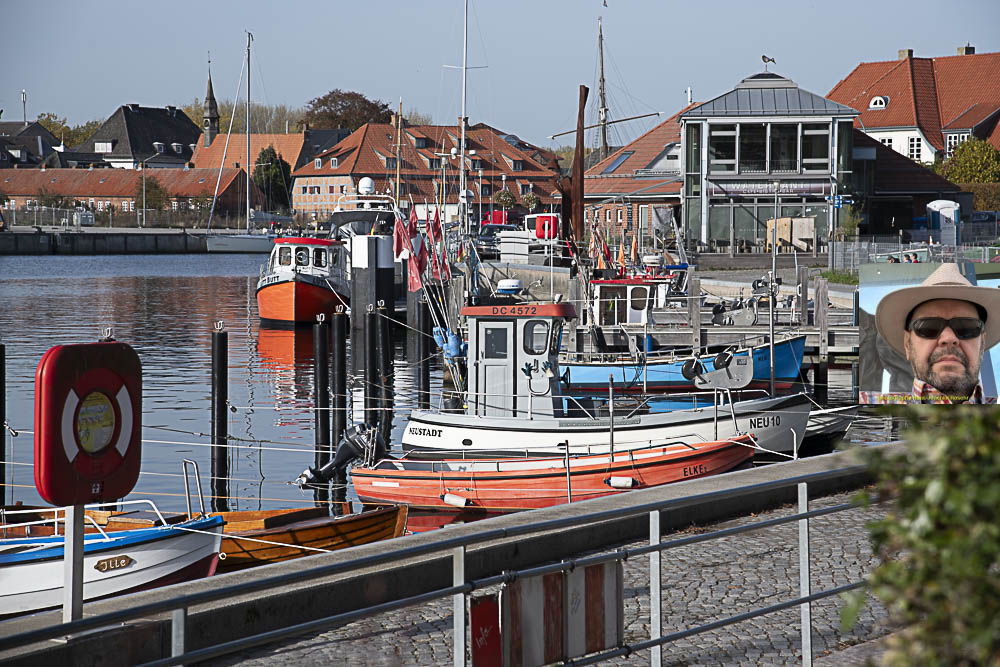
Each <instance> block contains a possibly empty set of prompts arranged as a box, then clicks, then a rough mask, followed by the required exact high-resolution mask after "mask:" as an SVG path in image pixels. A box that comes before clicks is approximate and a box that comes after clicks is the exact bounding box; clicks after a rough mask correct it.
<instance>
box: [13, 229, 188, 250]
mask: <svg viewBox="0 0 1000 667" xmlns="http://www.w3.org/2000/svg"><path fill="white" fill-rule="evenodd" d="M205 239H206V237H205V235H204V234H189V233H186V232H184V231H183V230H163V231H147V230H141V231H139V230H137V231H133V232H128V231H113V232H103V231H102V232H90V231H88V232H65V231H44V230H43V231H38V232H34V233H31V232H28V233H24V232H17V233H3V234H0V255H128V254H156V253H163V254H176V253H203V252H207V251H208V249H207V246H206V241H205Z"/></svg>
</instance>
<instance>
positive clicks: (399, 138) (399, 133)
mask: <svg viewBox="0 0 1000 667" xmlns="http://www.w3.org/2000/svg"><path fill="white" fill-rule="evenodd" d="M394 129H395V130H396V206H399V193H400V188H399V149H400V147H401V146H402V143H403V98H402V97H400V98H399V112H398V113H397V114H396V127H395V128H394Z"/></svg>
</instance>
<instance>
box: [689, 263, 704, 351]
mask: <svg viewBox="0 0 1000 667" xmlns="http://www.w3.org/2000/svg"><path fill="white" fill-rule="evenodd" d="M687 306H688V323H689V324H690V325H691V349H692V351H694V352H695V353H696V354H697V352H698V350H699V348H701V280H700V279H699V278H695V277H692V278H691V279H690V280H689V281H688V304H687Z"/></svg>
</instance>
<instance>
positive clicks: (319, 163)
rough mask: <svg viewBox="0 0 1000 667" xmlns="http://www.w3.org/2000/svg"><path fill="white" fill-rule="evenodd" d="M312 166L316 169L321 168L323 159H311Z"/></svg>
mask: <svg viewBox="0 0 1000 667" xmlns="http://www.w3.org/2000/svg"><path fill="white" fill-rule="evenodd" d="M313 167H315V168H316V169H322V168H323V160H321V159H320V158H316V159H315V160H313Z"/></svg>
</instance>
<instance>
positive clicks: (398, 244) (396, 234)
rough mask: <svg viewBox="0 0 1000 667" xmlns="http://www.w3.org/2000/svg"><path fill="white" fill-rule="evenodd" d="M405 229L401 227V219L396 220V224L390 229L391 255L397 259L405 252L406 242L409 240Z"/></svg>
mask: <svg viewBox="0 0 1000 667" xmlns="http://www.w3.org/2000/svg"><path fill="white" fill-rule="evenodd" d="M409 238H410V237H409V235H408V234H407V233H406V228H405V227H404V226H403V219H402V218H396V224H395V226H394V227H393V228H392V255H393V257H397V258H398V257H399V256H400V255H402V254H403V251H404V250H406V245H407V244H406V240H407V239H409Z"/></svg>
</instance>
